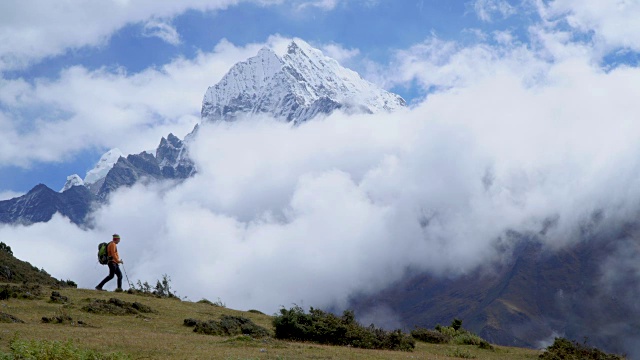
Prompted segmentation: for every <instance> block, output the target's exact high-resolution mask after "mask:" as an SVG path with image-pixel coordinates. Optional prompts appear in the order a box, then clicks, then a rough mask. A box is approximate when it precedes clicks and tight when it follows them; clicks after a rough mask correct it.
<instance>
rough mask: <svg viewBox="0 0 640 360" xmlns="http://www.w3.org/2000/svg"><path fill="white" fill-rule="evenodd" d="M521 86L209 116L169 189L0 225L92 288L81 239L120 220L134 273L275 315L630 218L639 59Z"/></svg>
mask: <svg viewBox="0 0 640 360" xmlns="http://www.w3.org/2000/svg"><path fill="white" fill-rule="evenodd" d="M525 80H526V79H525ZM525 80H523V76H522V74H520V73H517V72H509V71H503V72H501V73H499V74H496V76H493V77H487V78H485V79H483V80H482V81H477V82H476V83H474V84H472V85H468V86H466V87H464V88H458V89H452V90H450V91H443V92H441V93H437V94H434V95H432V96H430V97H429V98H428V99H427V100H426V101H424V102H423V103H422V104H420V105H419V106H416V107H415V108H413V109H408V110H406V111H403V112H398V113H394V114H378V115H353V116H347V115H343V114H340V113H336V114H334V115H331V116H329V117H327V118H325V119H318V120H316V121H311V122H309V123H306V124H304V125H302V126H300V127H291V126H290V125H288V124H285V123H280V122H276V121H274V120H271V119H262V118H257V119H256V118H248V119H244V120H242V121H238V122H236V123H231V124H229V123H224V124H212V125H207V126H204V127H203V128H202V131H201V132H200V133H199V135H198V137H197V139H196V140H195V142H194V144H193V147H192V154H193V157H194V160H195V161H196V164H197V166H198V169H199V172H198V174H197V175H196V176H195V177H193V178H191V179H188V180H187V181H185V182H184V183H181V184H178V185H175V184H155V185H149V186H143V185H136V186H134V187H132V188H127V189H120V190H119V191H117V192H116V193H114V194H113V195H112V197H111V199H110V202H109V204H108V205H107V206H104V207H103V208H101V209H100V210H99V211H97V212H96V213H95V215H94V216H95V222H96V229H95V230H79V229H77V228H75V227H74V226H73V225H71V224H70V223H69V222H68V221H67V220H66V219H63V218H61V217H57V218H55V219H54V220H52V221H51V222H49V223H47V224H36V225H33V226H30V227H26V228H23V227H11V226H4V227H2V228H0V236H1V237H2V238H3V239H8V241H7V243H8V244H9V245H10V246H11V247H12V249H14V253H15V254H16V255H17V256H18V257H19V258H24V259H27V260H29V261H33V262H34V263H36V264H37V266H39V267H44V268H45V269H47V271H49V272H50V273H52V274H53V275H54V276H56V277H60V278H71V279H74V280H76V281H77V282H78V283H79V284H80V286H83V287H92V286H95V283H97V282H98V281H99V280H100V279H101V278H102V277H103V276H104V272H105V269H104V268H103V267H101V266H99V265H96V261H95V259H94V257H95V254H94V253H95V251H94V250H95V249H94V248H95V246H96V244H97V243H98V242H100V241H103V240H105V239H108V238H109V236H110V234H111V233H113V232H118V233H119V234H121V235H122V236H123V241H122V243H121V244H120V251H121V253H122V256H123V258H124V259H125V266H126V270H127V272H128V276H129V278H130V279H131V280H132V281H135V280H137V279H141V280H143V281H151V282H154V281H155V280H156V279H159V278H160V276H161V275H162V274H165V273H166V274H168V275H169V276H170V277H171V278H172V280H173V284H174V288H175V289H176V291H177V292H178V293H179V294H180V295H183V296H188V297H189V298H191V299H194V300H197V299H199V298H201V297H206V298H210V299H211V298H213V299H216V298H218V297H219V298H221V299H222V300H223V301H224V302H226V303H227V305H228V306H231V307H234V308H240V309H249V308H258V309H260V310H263V311H267V312H273V311H275V310H276V309H277V308H278V307H279V306H281V305H284V306H288V305H290V304H291V303H294V302H295V303H299V304H305V305H311V306H330V305H337V306H340V305H343V304H345V302H346V301H347V300H348V297H349V296H350V295H351V294H354V293H358V292H365V293H367V292H372V291H375V290H378V289H380V288H382V287H384V286H385V285H386V284H388V283H390V282H391V281H394V280H397V279H399V278H400V277H402V275H403V274H404V272H405V271H406V270H407V269H409V268H411V269H418V270H423V271H428V272H431V273H434V274H447V275H456V274H462V273H466V272H469V271H474V269H476V268H477V267H478V266H480V265H482V264H485V263H487V262H491V261H500V259H501V257H502V256H504V253H502V252H501V251H498V250H497V249H499V248H501V249H504V248H505V245H506V246H507V248H508V246H509V245H510V244H502V243H499V241H502V240H500V239H501V235H503V234H504V232H505V231H507V230H509V229H515V230H518V231H535V232H539V231H540V230H541V229H542V228H543V227H544V226H545V221H546V220H548V219H549V218H550V217H552V218H557V219H558V221H557V226H555V227H554V228H552V229H551V230H550V231H548V232H547V233H546V235H545V236H544V237H542V238H541V241H544V242H546V243H547V245H549V246H552V247H559V246H563V245H566V244H569V243H571V242H572V241H575V240H577V239H578V238H579V236H578V235H579V226H580V224H581V223H582V222H584V220H585V219H588V218H589V216H591V214H592V213H593V212H594V211H597V210H602V211H603V214H604V218H605V222H606V221H615V220H616V219H625V218H629V217H630V216H632V214H635V213H636V212H637V210H638V209H637V204H636V202H635V201H633V199H636V198H638V195H640V194H638V190H637V189H640V186H638V178H639V177H638V176H637V175H638V170H637V169H639V168H640V163H639V162H638V160H637V156H636V154H637V153H638V150H639V149H638V146H639V145H637V144H640V141H639V140H640V139H638V137H639V136H640V135H638V134H640V131H639V130H640V129H638V125H637V123H636V122H635V121H634V119H633V114H634V113H637V112H638V110H640V109H638V104H637V101H635V99H637V98H638V95H640V94H638V91H640V90H638V89H637V87H635V85H634V84H637V83H638V81H639V80H640V71H639V70H638V69H636V68H618V69H615V70H613V71H610V72H603V71H602V70H601V69H600V68H598V67H596V66H592V65H590V64H589V63H588V62H577V61H575V59H572V60H571V61H567V62H559V63H556V64H553V65H550V66H549V68H548V70H547V71H546V73H545V80H544V81H539V82H537V83H534V84H531V83H529V82H528V81H525ZM49 234H64V235H63V237H64V239H62V240H58V239H52V238H50V235H49ZM63 240H64V241H63ZM34 244H36V245H37V247H34ZM498 245H500V246H498ZM42 247H44V248H47V249H48V247H51V248H52V249H53V248H55V249H57V250H55V251H56V252H55V253H58V254H59V256H56V257H53V258H52V257H50V256H39V255H37V253H43V254H44V253H47V252H43V251H42V250H38V251H37V252H34V251H33V249H35V248H38V249H41V248H42ZM52 251H54V250H52ZM47 254H48V253H47ZM59 258H64V259H65V261H62V262H61V261H58V259H59ZM134 279H135V280H134ZM112 285H113V284H112Z"/></svg>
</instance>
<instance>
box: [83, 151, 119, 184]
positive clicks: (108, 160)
mask: <svg viewBox="0 0 640 360" xmlns="http://www.w3.org/2000/svg"><path fill="white" fill-rule="evenodd" d="M121 156H123V154H122V151H120V149H117V148H115V149H111V150H109V151H108V152H106V153H105V154H104V155H102V157H100V161H98V163H97V164H96V166H95V167H94V168H93V169H91V170H89V171H87V176H85V177H84V184H86V185H90V184H93V183H95V182H97V181H98V180H101V179H103V178H104V177H105V176H107V174H108V173H109V170H111V168H112V167H113V165H115V163H116V162H118V159H119V158H120V157H121Z"/></svg>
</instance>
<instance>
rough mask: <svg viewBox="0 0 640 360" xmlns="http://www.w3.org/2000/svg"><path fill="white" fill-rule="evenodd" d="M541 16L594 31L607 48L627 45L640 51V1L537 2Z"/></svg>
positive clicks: (568, 0) (604, 48)
mask: <svg viewBox="0 0 640 360" xmlns="http://www.w3.org/2000/svg"><path fill="white" fill-rule="evenodd" d="M538 9H539V12H540V14H541V16H542V17H543V18H544V19H545V20H547V21H550V22H553V21H564V22H566V23H567V24H568V25H569V26H570V27H571V28H572V29H574V30H577V31H579V32H583V33H589V32H590V31H593V32H594V37H595V39H594V40H595V42H596V43H597V45H598V46H601V47H602V48H603V51H604V52H608V51H611V50H612V49H616V48H620V47H624V48H629V49H632V50H633V51H640V37H638V35H637V34H638V33H639V32H640V22H639V21H638V19H639V18H640V3H639V2H637V1H633V0H617V1H599V0H554V1H551V2H548V3H544V2H541V1H539V2H538Z"/></svg>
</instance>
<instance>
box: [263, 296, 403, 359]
mask: <svg viewBox="0 0 640 360" xmlns="http://www.w3.org/2000/svg"><path fill="white" fill-rule="evenodd" d="M273 326H274V328H275V337H276V338H278V339H284V340H294V341H312V342H316V343H320V344H329V345H342V346H345V345H350V346H353V347H358V348H364V349H387V350H403V351H412V350H413V348H414V347H415V340H413V338H412V337H410V336H408V335H407V334H404V333H403V332H402V331H400V330H395V331H390V332H389V331H385V330H383V329H379V328H376V327H375V326H373V325H371V326H369V327H363V326H362V325H360V324H358V323H357V322H356V321H355V315H354V313H353V311H345V312H344V313H343V315H342V316H341V317H338V316H336V315H334V314H331V313H327V312H324V311H322V310H319V309H314V308H310V309H309V313H308V314H307V313H305V311H304V310H303V309H302V308H301V307H299V306H294V307H292V308H291V309H289V310H287V309H284V308H282V309H280V315H276V316H275V317H274V318H273Z"/></svg>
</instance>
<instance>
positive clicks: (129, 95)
mask: <svg viewBox="0 0 640 360" xmlns="http://www.w3.org/2000/svg"><path fill="white" fill-rule="evenodd" d="M268 41H270V42H278V41H282V40H281V39H280V38H279V37H272V38H270V39H269V40H268ZM263 45H264V44H248V45H246V46H244V47H236V46H234V45H233V44H231V43H229V42H227V41H225V40H223V41H221V42H220V43H219V44H218V45H216V47H215V48H214V50H213V51H212V52H210V53H200V54H198V55H197V56H196V57H195V58H193V59H184V58H178V59H175V60H174V61H172V62H171V63H169V64H166V65H164V66H162V67H159V68H148V69H146V70H144V71H142V72H140V73H135V74H127V73H126V72H125V71H124V70H122V69H115V70H112V69H107V68H101V69H98V70H94V71H90V70H88V69H86V68H84V67H81V66H73V67H70V68H67V69H65V70H63V71H62V72H61V73H60V76H59V78H57V79H54V80H45V79H36V80H34V81H33V82H32V83H29V82H26V81H25V80H23V79H17V80H4V81H2V82H0V94H2V95H0V105H3V110H4V111H0V129H2V130H3V131H4V132H3V133H4V134H6V135H7V138H6V141H3V142H2V143H1V144H0V149H2V150H3V151H1V152H0V166H6V165H18V166H25V167H26V166H29V165H30V164H31V163H32V162H33V161H46V162H55V161H62V160H64V159H67V158H70V157H72V156H73V155H74V154H77V153H78V152H80V151H83V150H86V149H87V148H102V149H110V148H114V147H117V148H120V149H121V150H122V151H123V152H124V153H127V154H129V153H138V152H140V151H143V150H147V149H153V148H155V147H156V146H157V145H158V143H159V141H160V137H162V136H166V135H167V134H168V133H169V132H173V133H175V134H176V135H177V136H180V137H183V136H184V135H185V134H186V133H187V132H189V131H190V130H191V129H192V128H193V126H194V124H195V123H196V122H197V121H199V119H200V116H199V112H200V106H201V101H202V96H203V95H204V93H205V91H206V89H207V87H208V86H211V85H213V84H215V83H216V82H217V81H218V80H219V79H220V78H222V76H223V75H224V74H225V73H226V71H228V69H229V68H230V67H231V66H232V65H233V64H235V63H236V62H238V61H241V60H245V59H246V58H248V57H250V56H253V55H255V54H256V53H257V51H258V49H259V48H260V47H261V46H263ZM34 115H35V116H34ZM34 117H35V119H34Z"/></svg>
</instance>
